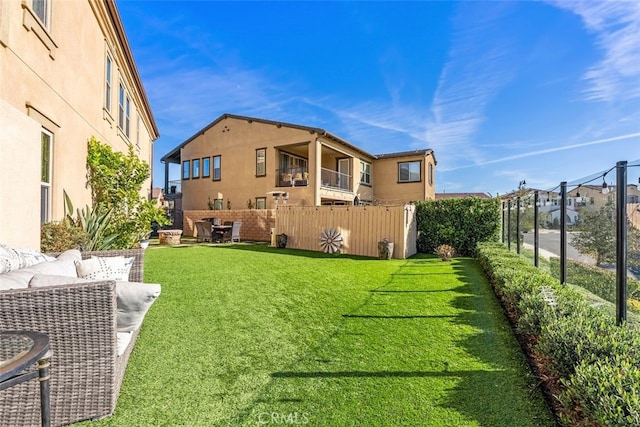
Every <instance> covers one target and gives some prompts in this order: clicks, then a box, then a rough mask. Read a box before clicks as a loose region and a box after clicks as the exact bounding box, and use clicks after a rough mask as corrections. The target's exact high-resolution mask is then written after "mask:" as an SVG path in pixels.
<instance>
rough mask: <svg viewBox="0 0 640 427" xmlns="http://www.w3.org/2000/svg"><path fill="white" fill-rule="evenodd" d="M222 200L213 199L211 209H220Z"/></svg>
mask: <svg viewBox="0 0 640 427" xmlns="http://www.w3.org/2000/svg"><path fill="white" fill-rule="evenodd" d="M223 201H224V200H223V199H215V200H214V201H213V210H214V211H221V210H222V202H223Z"/></svg>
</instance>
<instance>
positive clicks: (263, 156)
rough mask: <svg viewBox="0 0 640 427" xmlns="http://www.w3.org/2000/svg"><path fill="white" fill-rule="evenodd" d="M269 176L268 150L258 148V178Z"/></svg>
mask: <svg viewBox="0 0 640 427" xmlns="http://www.w3.org/2000/svg"><path fill="white" fill-rule="evenodd" d="M266 174H267V149H266V148H258V149H257V150H256V176H265V175H266Z"/></svg>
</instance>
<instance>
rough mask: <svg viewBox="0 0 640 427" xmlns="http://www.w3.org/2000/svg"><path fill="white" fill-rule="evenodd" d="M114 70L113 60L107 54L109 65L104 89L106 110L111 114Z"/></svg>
mask: <svg viewBox="0 0 640 427" xmlns="http://www.w3.org/2000/svg"><path fill="white" fill-rule="evenodd" d="M112 68H113V60H112V59H111V55H109V54H107V65H106V70H105V77H104V79H105V89H104V108H105V110H107V111H108V112H109V113H111V75H112V72H111V69H112Z"/></svg>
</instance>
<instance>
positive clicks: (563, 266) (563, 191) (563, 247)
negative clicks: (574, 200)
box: [560, 181, 567, 285]
mask: <svg viewBox="0 0 640 427" xmlns="http://www.w3.org/2000/svg"><path fill="white" fill-rule="evenodd" d="M560 283H561V284H563V285H564V284H566V283H567V181H562V182H561V183H560Z"/></svg>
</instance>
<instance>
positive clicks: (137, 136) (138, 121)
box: [136, 114, 140, 151]
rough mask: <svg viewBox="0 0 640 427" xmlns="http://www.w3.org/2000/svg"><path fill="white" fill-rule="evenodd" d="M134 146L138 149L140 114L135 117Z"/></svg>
mask: <svg viewBox="0 0 640 427" xmlns="http://www.w3.org/2000/svg"><path fill="white" fill-rule="evenodd" d="M136 148H137V149H138V151H140V114H138V116H137V117H136Z"/></svg>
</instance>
